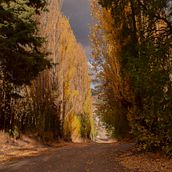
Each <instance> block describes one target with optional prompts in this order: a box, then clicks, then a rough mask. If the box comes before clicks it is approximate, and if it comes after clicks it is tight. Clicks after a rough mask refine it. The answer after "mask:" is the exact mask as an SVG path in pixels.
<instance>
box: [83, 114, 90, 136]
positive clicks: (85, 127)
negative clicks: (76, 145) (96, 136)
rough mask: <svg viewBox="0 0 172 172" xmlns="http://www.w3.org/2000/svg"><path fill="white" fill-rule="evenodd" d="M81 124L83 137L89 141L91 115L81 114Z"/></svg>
mask: <svg viewBox="0 0 172 172" xmlns="http://www.w3.org/2000/svg"><path fill="white" fill-rule="evenodd" d="M80 123H81V137H82V138H87V139H89V138H90V133H91V124H90V119H89V115H88V114H81V115H80Z"/></svg>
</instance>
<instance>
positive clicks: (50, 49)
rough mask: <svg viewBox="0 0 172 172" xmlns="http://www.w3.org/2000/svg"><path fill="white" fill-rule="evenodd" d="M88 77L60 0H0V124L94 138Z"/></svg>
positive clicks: (49, 136) (47, 136) (13, 129)
mask: <svg viewBox="0 0 172 172" xmlns="http://www.w3.org/2000/svg"><path fill="white" fill-rule="evenodd" d="M90 82H91V80H90V77H89V74H88V66H87V58H86V55H85V52H84V50H83V47H82V46H81V45H80V44H79V43H78V42H77V40H76V39H75V36H74V34H73V31H72V29H71V27H70V24H69V21H68V19H67V18H66V17H65V16H64V15H63V14H62V12H61V1H60V0H49V1H46V0H37V1H34V0H27V1H26V0H15V1H14V0H2V1H0V130H4V131H6V132H8V133H9V134H10V135H12V136H14V137H16V138H18V137H20V133H34V134H35V135H36V136H38V137H40V138H41V139H42V140H43V141H46V140H53V139H59V138H64V139H66V140H72V141H81V139H82V138H88V139H90V138H91V139H93V138H94V135H95V129H94V123H93V117H92V98H91V90H90Z"/></svg>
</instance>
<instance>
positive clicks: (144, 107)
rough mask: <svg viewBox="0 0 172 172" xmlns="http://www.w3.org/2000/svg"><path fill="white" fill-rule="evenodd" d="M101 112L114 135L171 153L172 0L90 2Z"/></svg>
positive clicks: (96, 86) (98, 0)
mask: <svg viewBox="0 0 172 172" xmlns="http://www.w3.org/2000/svg"><path fill="white" fill-rule="evenodd" d="M91 13H92V16H93V19H94V23H95V24H94V25H93V26H92V27H91V31H90V33H91V34H90V40H91V44H92V56H93V67H94V69H95V71H96V73H97V74H96V79H95V84H94V85H95V90H94V92H95V94H96V95H97V96H96V97H97V100H98V101H97V113H98V114H99V115H100V116H101V117H102V119H103V121H104V122H105V123H106V125H107V127H108V128H109V129H110V130H111V131H112V133H113V135H114V136H116V137H125V136H127V135H128V134H132V135H134V136H135V137H136V138H137V141H138V144H139V147H140V148H141V149H143V150H148V151H164V152H165V153H167V154H172V122H171V121H172V2H171V1H170V0H149V1H146V0H108V1H107V0H92V1H91Z"/></svg>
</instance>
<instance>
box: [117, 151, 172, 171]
mask: <svg viewBox="0 0 172 172" xmlns="http://www.w3.org/2000/svg"><path fill="white" fill-rule="evenodd" d="M116 159H117V160H118V161H119V162H120V163H121V164H122V165H123V166H124V167H126V168H127V169H129V170H130V171H137V172H172V159H168V158H166V157H164V156H162V155H160V154H154V153H137V152H136V151H135V150H132V151H127V152H124V153H122V154H121V155H119V156H118V157H117V158H116Z"/></svg>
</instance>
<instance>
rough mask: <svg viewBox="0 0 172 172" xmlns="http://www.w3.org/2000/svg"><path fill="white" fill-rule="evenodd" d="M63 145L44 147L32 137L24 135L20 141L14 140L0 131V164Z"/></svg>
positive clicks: (62, 144)
mask: <svg viewBox="0 0 172 172" xmlns="http://www.w3.org/2000/svg"><path fill="white" fill-rule="evenodd" d="M64 145H65V143H58V144H54V145H52V146H51V147H49V146H45V145H43V144H41V143H40V142H38V141H36V140H35V139H33V138H32V137H28V136H25V135H23V136H22V138H21V139H20V140H15V139H13V138H11V137H9V136H8V134H6V133H4V132H2V131H0V163H3V162H6V161H9V160H13V159H18V158H24V157H30V156H37V155H39V154H41V153H46V152H49V151H51V150H53V149H54V148H57V147H61V146H64Z"/></svg>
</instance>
